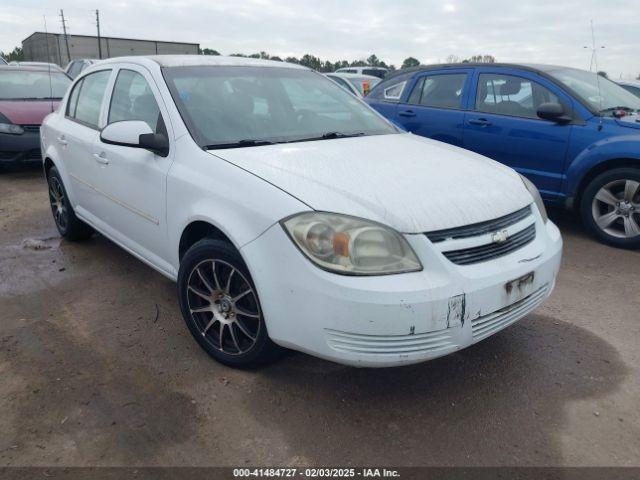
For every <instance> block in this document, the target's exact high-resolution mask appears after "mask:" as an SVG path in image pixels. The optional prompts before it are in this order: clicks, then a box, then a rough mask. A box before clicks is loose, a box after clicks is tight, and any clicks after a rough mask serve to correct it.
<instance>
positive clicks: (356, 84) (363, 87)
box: [324, 73, 381, 98]
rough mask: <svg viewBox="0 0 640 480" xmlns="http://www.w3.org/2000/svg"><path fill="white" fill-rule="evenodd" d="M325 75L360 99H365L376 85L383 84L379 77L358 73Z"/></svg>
mask: <svg viewBox="0 0 640 480" xmlns="http://www.w3.org/2000/svg"><path fill="white" fill-rule="evenodd" d="M324 75H325V76H326V77H327V78H329V79H331V80H333V81H334V82H335V83H337V84H338V85H340V86H341V87H342V88H344V89H345V90H346V91H347V92H349V93H351V94H353V95H355V96H356V97H360V98H362V97H365V96H366V95H367V94H368V93H369V92H370V91H371V89H372V88H373V87H374V86H375V85H377V84H378V83H380V82H381V79H380V78H378V77H373V76H371V75H358V74H357V73H325V74H324Z"/></svg>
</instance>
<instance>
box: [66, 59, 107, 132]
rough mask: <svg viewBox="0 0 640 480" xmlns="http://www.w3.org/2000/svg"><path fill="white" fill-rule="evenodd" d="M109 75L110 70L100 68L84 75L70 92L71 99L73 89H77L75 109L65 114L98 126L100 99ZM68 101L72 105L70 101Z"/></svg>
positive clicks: (86, 123)
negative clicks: (98, 70)
mask: <svg viewBox="0 0 640 480" xmlns="http://www.w3.org/2000/svg"><path fill="white" fill-rule="evenodd" d="M110 75H111V70H102V71H100V72H96V73H91V74H89V75H87V76H86V77H84V78H83V79H82V83H81V84H78V85H77V86H76V88H75V89H74V92H73V93H72V94H71V97H72V98H71V100H73V96H74V95H75V90H78V98H77V100H76V104H75V109H74V111H73V112H69V110H67V115H68V116H69V117H71V118H75V119H76V120H78V121H79V122H81V123H84V124H85V125H87V126H89V127H92V128H98V124H99V123H100V108H101V107H102V99H103V98H104V92H105V90H106V88H107V82H108V81H109V76H110ZM78 87H79V88H78ZM69 103H70V106H72V105H71V102H69Z"/></svg>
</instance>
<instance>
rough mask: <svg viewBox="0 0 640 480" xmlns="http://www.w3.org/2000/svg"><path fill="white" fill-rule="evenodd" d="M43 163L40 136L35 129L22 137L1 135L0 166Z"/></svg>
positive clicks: (26, 132)
mask: <svg viewBox="0 0 640 480" xmlns="http://www.w3.org/2000/svg"><path fill="white" fill-rule="evenodd" d="M16 163H42V154H41V152H40V134H39V132H38V130H37V129H36V128H35V127H34V128H33V129H32V130H29V131H25V132H24V133H23V134H22V135H9V134H7V133H0V164H16Z"/></svg>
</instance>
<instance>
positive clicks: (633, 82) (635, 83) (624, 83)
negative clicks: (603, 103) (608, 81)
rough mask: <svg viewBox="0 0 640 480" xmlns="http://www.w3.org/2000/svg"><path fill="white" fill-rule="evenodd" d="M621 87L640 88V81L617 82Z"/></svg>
mask: <svg viewBox="0 0 640 480" xmlns="http://www.w3.org/2000/svg"><path fill="white" fill-rule="evenodd" d="M615 82H616V83H618V84H620V85H630V86H632V87H640V80H615Z"/></svg>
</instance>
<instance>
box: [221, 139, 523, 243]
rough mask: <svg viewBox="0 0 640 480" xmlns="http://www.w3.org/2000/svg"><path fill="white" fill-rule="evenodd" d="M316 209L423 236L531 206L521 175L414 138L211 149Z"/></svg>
mask: <svg viewBox="0 0 640 480" xmlns="http://www.w3.org/2000/svg"><path fill="white" fill-rule="evenodd" d="M209 153H211V154H213V155H216V156H218V157H221V158H223V159H225V160H227V161H229V162H231V163H233V164H235V165H237V166H239V167H241V168H243V169H245V170H247V171H249V172H251V173H253V174H255V175H257V176H259V177H261V178H263V179H264V180H266V181H268V182H270V183H272V184H274V185H276V186H278V187H279V188H281V189H282V190H284V191H286V192H288V193H290V194H291V195H293V196H294V197H296V198H298V199H300V200H301V201H303V202H304V203H306V204H307V205H309V206H310V207H312V208H313V209H315V210H322V211H328V212H336V213H344V214H348V215H353V216H356V217H361V218H367V219H371V220H375V221H377V222H381V223H384V224H386V225H389V226H391V227H393V228H395V229H396V230H398V231H400V232H403V233H421V232H427V231H432V230H441V229H445V228H452V227H458V226H463V225H468V224H472V223H477V222H483V221H485V220H491V219H494V218H497V217H500V216H503V215H506V214H509V213H511V212H514V211H515V210H518V209H520V208H523V207H525V206H526V205H529V204H531V203H532V197H531V195H530V194H529V192H528V191H527V190H526V188H525V186H524V184H523V183H522V180H521V179H520V178H519V176H518V174H517V173H516V172H515V171H514V170H512V169H510V168H508V167H505V166H503V165H501V164H499V163H497V162H494V161H492V160H489V159H488V158H486V157H483V156H481V155H477V154H475V153H472V152H469V151H467V150H463V149H461V148H458V147H454V146H452V145H448V144H445V143H441V142H437V141H434V140H429V139H425V138H422V137H419V136H415V135H412V134H391V135H379V136H367V137H355V138H342V139H333V140H320V141H313V142H299V143H290V144H276V145H267V146H262V147H251V148H238V149H230V150H212V151H210V152H209Z"/></svg>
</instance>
